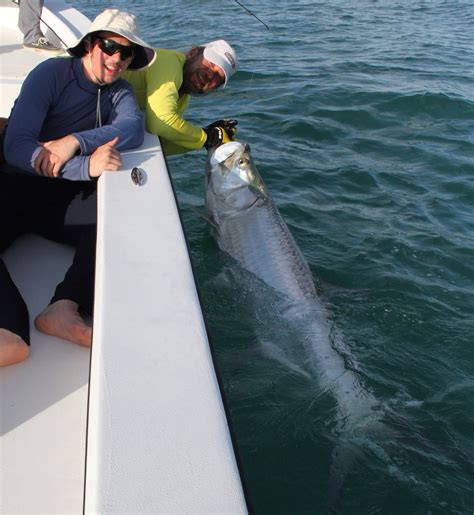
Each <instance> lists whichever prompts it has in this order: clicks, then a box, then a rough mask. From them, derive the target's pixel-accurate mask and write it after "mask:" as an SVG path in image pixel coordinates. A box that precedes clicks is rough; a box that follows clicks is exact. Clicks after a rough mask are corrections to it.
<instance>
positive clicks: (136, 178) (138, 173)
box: [130, 167, 146, 186]
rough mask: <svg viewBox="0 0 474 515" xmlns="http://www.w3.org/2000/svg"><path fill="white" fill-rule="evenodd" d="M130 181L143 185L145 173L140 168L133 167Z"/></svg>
mask: <svg viewBox="0 0 474 515" xmlns="http://www.w3.org/2000/svg"><path fill="white" fill-rule="evenodd" d="M130 175H131V177H132V182H133V184H135V185H136V186H143V185H144V184H145V182H146V173H145V171H144V170H142V169H141V168H137V167H135V168H133V169H132V172H131V174H130Z"/></svg>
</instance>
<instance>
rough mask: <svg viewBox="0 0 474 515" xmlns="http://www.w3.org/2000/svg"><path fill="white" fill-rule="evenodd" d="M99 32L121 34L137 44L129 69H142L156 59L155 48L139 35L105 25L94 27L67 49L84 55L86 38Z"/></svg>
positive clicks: (72, 53)
mask: <svg viewBox="0 0 474 515" xmlns="http://www.w3.org/2000/svg"><path fill="white" fill-rule="evenodd" d="M98 32H112V33H113V34H117V35H119V36H123V37H124V38H126V39H128V40H129V41H130V43H133V44H134V45H135V55H134V57H133V59H132V61H131V62H130V64H129V65H128V69H129V70H142V69H144V68H147V67H148V66H150V65H151V64H152V63H153V62H154V60H155V59H156V52H155V49H154V48H152V47H150V46H149V45H148V44H147V43H145V42H144V41H143V40H142V39H141V38H139V37H137V36H136V35H135V34H132V33H130V32H128V31H126V30H110V28H107V27H104V28H103V29H94V30H93V31H91V32H88V33H87V34H85V35H84V36H82V37H81V38H80V39H78V40H77V41H76V43H75V44H74V45H72V46H70V47H69V48H67V51H68V53H69V55H72V56H73V57H82V56H83V55H84V54H85V53H86V48H85V44H84V43H85V40H86V38H88V37H89V36H91V34H96V33H98Z"/></svg>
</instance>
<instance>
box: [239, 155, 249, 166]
mask: <svg viewBox="0 0 474 515" xmlns="http://www.w3.org/2000/svg"><path fill="white" fill-rule="evenodd" d="M248 163H249V162H248V159H244V158H243V157H241V158H240V159H239V165H240V166H243V165H247V164H248Z"/></svg>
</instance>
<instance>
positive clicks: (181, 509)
mask: <svg viewBox="0 0 474 515" xmlns="http://www.w3.org/2000/svg"><path fill="white" fill-rule="evenodd" d="M17 9H18V8H17V6H15V5H14V4H12V3H10V2H8V1H6V0H0V26H1V28H2V30H1V31H0V84H1V87H2V95H1V103H0V116H5V117H7V116H8V114H9V111H10V108H11V105H12V102H13V99H14V98H15V97H16V95H17V93H18V90H19V87H20V85H21V81H22V80H23V78H24V77H25V75H26V74H27V72H28V70H29V69H31V67H32V66H34V65H35V64H36V63H37V62H39V61H40V60H43V59H45V58H48V57H50V54H49V53H47V54H45V53H43V52H35V51H31V50H25V49H23V47H22V45H21V37H22V36H21V34H20V32H19V31H18V30H17V29H15V26H16V21H15V20H16V15H17V14H16V13H17ZM43 11H44V14H45V18H46V17H47V18H48V19H49V21H48V24H49V25H52V26H53V27H54V28H55V29H56V28H57V27H58V26H59V29H58V31H59V32H60V34H61V38H62V39H64V40H65V41H67V42H68V38H69V41H70V40H71V38H72V39H75V36H74V34H73V33H72V32H71V31H70V28H71V23H70V20H74V23H73V24H76V25H77V26H78V27H79V28H80V30H81V31H82V30H83V29H84V23H86V26H87V25H88V22H87V20H86V19H85V18H84V17H83V16H82V15H81V14H80V13H78V12H77V11H75V10H74V9H71V7H70V6H68V5H66V4H63V3H62V2H61V1H60V0H54V1H50V2H48V0H46V5H45V9H44V10H43ZM55 23H56V25H55ZM123 157H124V170H123V171H120V172H117V173H106V174H104V175H103V177H102V178H101V180H100V181H99V223H98V249H97V272H96V302H95V313H94V338H93V348H92V353H91V352H90V351H89V350H88V349H85V348H82V347H79V346H76V345H74V344H71V343H68V342H64V341H61V340H59V339H56V338H50V337H47V336H45V335H42V334H41V333H39V332H38V331H36V329H35V328H34V325H33V324H31V335H32V338H31V339H32V345H31V354H30V357H29V358H28V360H27V361H26V362H24V363H21V364H18V365H14V366H10V367H6V368H3V369H0V392H1V393H0V433H1V442H0V513H82V512H86V513H242V512H245V511H246V509H247V508H246V503H245V498H244V494H243V490H242V485H241V482H240V476H239V471H238V468H237V465H236V460H235V456H234V452H233V448H232V442H231V438H230V433H229V430H228V426H227V421H226V417H225V412H224V409H223V404H222V399H221V395H220V391H219V386H218V383H217V379H216V375H215V371H214V367H213V363H212V359H211V355H210V350H209V345H208V341H207V335H206V331H205V326H204V322H203V318H202V313H201V308H200V305H199V299H198V296H197V291H196V287H195V283H194V277H193V273H192V269H191V264H190V260H189V255H188V252H187V247H186V241H185V237H184V234H183V231H182V227H181V223H180V220H179V215H178V211H177V207H176V202H175V198H174V194H173V191H172V187H171V183H170V179H169V176H168V173H167V169H166V163H165V161H164V158H163V155H162V152H161V146H160V144H159V141H158V139H157V138H156V137H154V136H152V135H147V138H146V141H145V144H144V145H143V147H142V148H140V149H137V150H135V151H131V152H127V153H125V154H124V156H123ZM135 166H139V167H140V168H141V169H142V170H143V171H144V172H145V176H146V182H145V184H144V185H142V186H136V185H135V184H133V183H132V180H131V177H130V172H131V169H132V168H133V167H135ZM3 257H4V260H5V262H6V264H7V266H8V268H9V270H10V273H11V274H12V276H13V278H14V280H15V282H16V284H17V286H18V287H19V289H20V291H21V292H22V294H23V296H24V298H25V300H26V302H27V304H28V308H29V311H30V317H31V321H32V320H33V319H34V317H35V316H36V315H37V314H38V313H39V312H40V311H41V310H42V309H43V308H44V306H45V305H47V303H48V302H49V299H50V297H51V295H52V293H53V291H54V288H55V286H56V284H57V283H58V282H59V281H60V280H61V279H62V277H63V275H64V272H65V270H66V269H67V267H68V266H69V263H70V262H71V258H72V250H71V249H70V248H68V247H66V246H62V245H58V244H55V243H52V242H48V241H45V240H43V239H41V238H39V237H36V236H32V235H28V236H26V237H23V238H21V239H19V240H17V242H15V244H14V245H13V246H12V247H11V248H10V249H9V250H8V251H7V252H6V253H5V255H4V256H3ZM0 308H1V307H0ZM90 366H91V372H90V375H89V368H90ZM88 398H89V403H88Z"/></svg>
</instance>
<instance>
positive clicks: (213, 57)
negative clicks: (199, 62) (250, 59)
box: [203, 39, 239, 88]
mask: <svg viewBox="0 0 474 515" xmlns="http://www.w3.org/2000/svg"><path fill="white" fill-rule="evenodd" d="M203 46H204V57H205V58H206V59H207V60H208V61H209V62H211V63H213V64H217V66H220V67H221V68H222V70H223V71H224V75H225V80H224V86H223V87H224V88H225V87H226V85H227V81H228V80H229V79H230V78H231V77H232V75H233V74H234V73H235V72H236V71H237V69H238V67H239V61H238V59H237V54H236V53H235V50H234V49H233V48H232V47H231V46H230V45H229V43H227V41H225V40H224V39H218V40H216V41H211V42H210V43H206V44H205V45H203Z"/></svg>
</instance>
